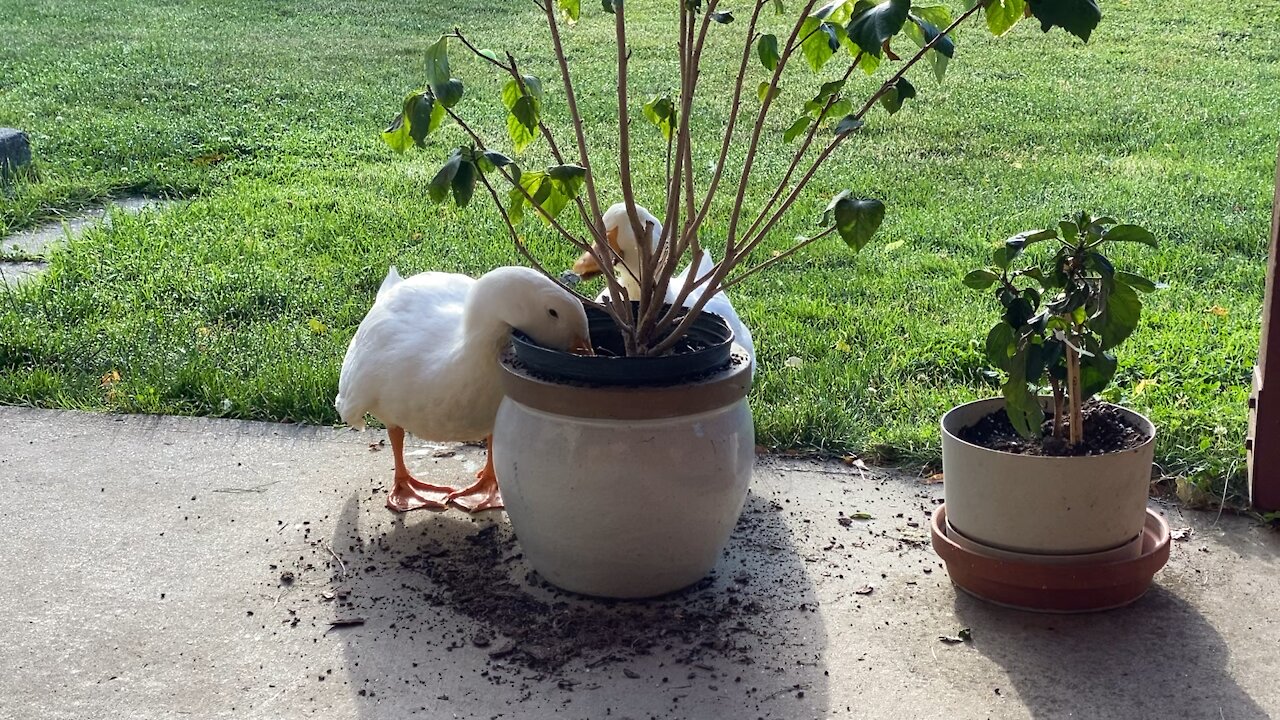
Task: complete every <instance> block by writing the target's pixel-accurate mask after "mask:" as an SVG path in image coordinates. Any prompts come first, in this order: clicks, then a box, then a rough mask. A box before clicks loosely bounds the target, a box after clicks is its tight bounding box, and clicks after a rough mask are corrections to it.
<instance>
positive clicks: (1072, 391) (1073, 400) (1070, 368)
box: [1066, 333, 1084, 447]
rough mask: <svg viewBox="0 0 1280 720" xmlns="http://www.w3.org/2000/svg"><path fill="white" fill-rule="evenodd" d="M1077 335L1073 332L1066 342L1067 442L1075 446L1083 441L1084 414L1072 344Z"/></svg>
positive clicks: (1077, 357)
mask: <svg viewBox="0 0 1280 720" xmlns="http://www.w3.org/2000/svg"><path fill="white" fill-rule="evenodd" d="M1077 337H1079V336H1078V335H1075V334H1074V333H1073V335H1072V337H1071V338H1070V339H1071V341H1072V342H1069V343H1066V345H1067V347H1066V354H1067V402H1068V403H1069V404H1070V408H1071V420H1070V427H1069V428H1068V429H1069V430H1070V439H1069V440H1068V444H1069V445H1070V446H1071V447H1076V446H1078V445H1079V444H1080V443H1082V442H1084V415H1083V413H1082V412H1081V408H1080V353H1078V352H1076V350H1075V348H1074V347H1072V345H1074V344H1075V342H1076V338H1077Z"/></svg>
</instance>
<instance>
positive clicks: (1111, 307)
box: [1089, 283, 1142, 350]
mask: <svg viewBox="0 0 1280 720" xmlns="http://www.w3.org/2000/svg"><path fill="white" fill-rule="evenodd" d="M1141 315H1142V299H1141V298H1140V297H1138V293H1137V292H1135V291H1134V289H1133V288H1132V287H1130V286H1128V285H1126V284H1124V283H1115V284H1114V285H1113V286H1112V287H1111V292H1110V293H1109V294H1108V295H1107V301H1106V304H1105V305H1103V307H1102V309H1101V311H1099V313H1098V315H1097V317H1095V318H1093V319H1092V320H1090V321H1089V328H1090V329H1091V330H1093V331H1094V332H1096V333H1098V337H1099V338H1101V339H1102V349H1103V350H1110V349H1111V348H1114V347H1116V346H1117V345H1119V344H1120V343H1122V342H1124V341H1125V339H1126V338H1128V337H1129V336H1130V335H1132V334H1133V331H1134V330H1136V329H1137V328H1138V318H1139V317H1141Z"/></svg>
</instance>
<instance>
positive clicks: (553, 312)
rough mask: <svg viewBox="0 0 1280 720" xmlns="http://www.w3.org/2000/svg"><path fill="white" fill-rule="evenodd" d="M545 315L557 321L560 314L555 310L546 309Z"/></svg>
mask: <svg viewBox="0 0 1280 720" xmlns="http://www.w3.org/2000/svg"><path fill="white" fill-rule="evenodd" d="M547 314H548V315H550V316H551V317H553V318H555V319H557V320H559V319H560V313H558V312H556V309H555V308H547Z"/></svg>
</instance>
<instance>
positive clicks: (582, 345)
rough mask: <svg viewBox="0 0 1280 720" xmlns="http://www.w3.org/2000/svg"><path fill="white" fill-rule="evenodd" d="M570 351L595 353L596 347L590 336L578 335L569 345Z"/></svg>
mask: <svg viewBox="0 0 1280 720" xmlns="http://www.w3.org/2000/svg"><path fill="white" fill-rule="evenodd" d="M569 352H571V353H573V354H575V355H595V354H596V348H595V346H594V345H592V344H591V339H590V338H585V337H576V338H574V339H573V343H572V344H571V345H569Z"/></svg>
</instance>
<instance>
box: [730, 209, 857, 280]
mask: <svg viewBox="0 0 1280 720" xmlns="http://www.w3.org/2000/svg"><path fill="white" fill-rule="evenodd" d="M835 229H836V227H835V226H834V225H832V226H831V227H829V228H827V229H826V230H823V231H822V232H820V233H818V234H817V235H814V236H813V237H811V238H805V239H804V240H803V241H801V242H798V243H796V244H795V245H793V246H791V247H790V248H788V249H787V250H784V251H782V252H780V253H778V254H777V255H774V256H773V257H771V258H769V259H768V260H765V261H764V262H762V263H758V264H756V265H754V266H752V267H750V268H747V269H746V270H744V271H742V272H741V273H738V274H737V275H734V276H733V278H732V279H730V280H728V281H726V282H725V283H724V284H723V285H721V286H720V290H721V291H722V292H723V291H725V290H728V289H729V288H731V287H733V286H734V285H737V284H738V283H740V282H742V281H743V280H746V279H747V278H749V277H751V276H752V275H755V274H756V273H758V272H760V271H761V270H764V269H765V268H768V267H771V266H772V265H774V264H775V263H779V262H782V261H783V260H785V259H787V258H789V257H791V256H792V255H794V254H796V253H797V252H799V251H800V249H801V248H805V247H808V246H809V245H812V244H813V243H815V242H817V241H818V240H821V239H822V238H824V237H826V236H828V235H830V234H831V233H833V232H835Z"/></svg>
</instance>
